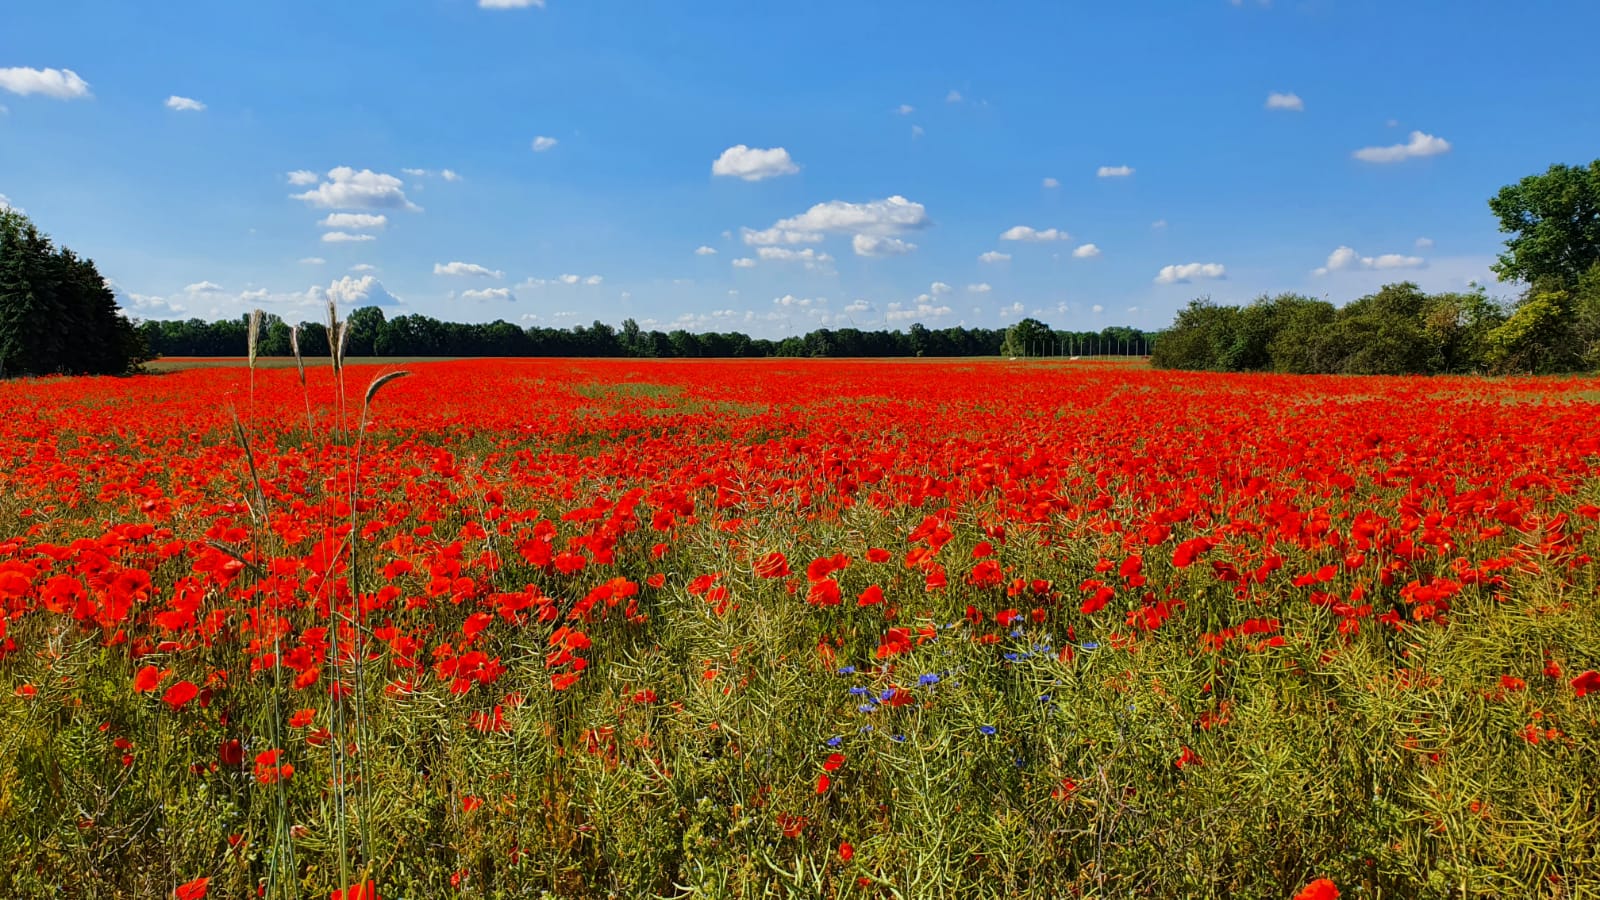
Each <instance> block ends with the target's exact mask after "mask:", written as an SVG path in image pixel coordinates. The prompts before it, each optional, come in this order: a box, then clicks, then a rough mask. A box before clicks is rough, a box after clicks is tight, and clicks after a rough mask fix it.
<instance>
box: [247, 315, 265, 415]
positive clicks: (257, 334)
mask: <svg viewBox="0 0 1600 900" xmlns="http://www.w3.org/2000/svg"><path fill="white" fill-rule="evenodd" d="M246 342H247V344H248V347H249V353H250V424H251V425H252V426H254V425H255V418H256V347H257V345H259V344H260V342H261V310H259V309H252V310H250V327H249V330H248V333H247V336H246Z"/></svg>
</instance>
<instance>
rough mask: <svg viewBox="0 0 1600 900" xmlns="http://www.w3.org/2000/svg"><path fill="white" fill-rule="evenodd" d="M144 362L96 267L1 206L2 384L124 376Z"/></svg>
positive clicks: (136, 339)
mask: <svg viewBox="0 0 1600 900" xmlns="http://www.w3.org/2000/svg"><path fill="white" fill-rule="evenodd" d="M145 356H146V352H145V347H144V345H143V343H142V341H141V340H140V338H139V334H138V332H136V331H135V330H134V327H133V324H132V323H131V322H129V321H128V320H127V319H126V318H125V317H124V316H123V315H122V312H121V310H119V309H118V308H117V298H116V295H115V294H113V293H112V291H111V288H110V287H109V286H108V285H107V284H106V280H105V278H103V277H102V276H101V275H100V271H99V270H98V269H96V268H95V265H94V261H93V260H90V259H86V258H84V257H80V256H78V255H77V254H76V253H73V252H72V251H71V250H69V249H67V248H66V247H57V246H56V245H55V243H54V242H53V241H51V240H50V238H49V237H48V236H46V235H44V234H43V233H41V232H40V231H39V229H38V227H37V226H35V225H34V224H33V222H32V221H31V220H30V219H29V218H28V217H27V216H25V215H23V214H22V213H21V212H18V211H17V210H14V209H8V208H4V207H0V378H5V377H13V376H19V375H53V374H68V375H121V374H125V373H127V372H129V371H131V370H132V369H133V368H134V367H135V366H137V365H138V364H139V363H140V362H142V361H143V360H144V359H145Z"/></svg>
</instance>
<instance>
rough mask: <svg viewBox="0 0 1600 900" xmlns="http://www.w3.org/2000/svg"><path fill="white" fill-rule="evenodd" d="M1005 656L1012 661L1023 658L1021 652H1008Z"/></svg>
mask: <svg viewBox="0 0 1600 900" xmlns="http://www.w3.org/2000/svg"><path fill="white" fill-rule="evenodd" d="M1005 658H1006V659H1008V660H1010V661H1011V662H1016V661H1017V660H1019V659H1021V658H1022V654H1020V653H1007V654H1005Z"/></svg>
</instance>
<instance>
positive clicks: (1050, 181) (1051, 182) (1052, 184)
mask: <svg viewBox="0 0 1600 900" xmlns="http://www.w3.org/2000/svg"><path fill="white" fill-rule="evenodd" d="M1044 186H1045V187H1047V188H1058V187H1061V182H1059V181H1057V180H1055V179H1054V178H1046V179H1045V180H1044Z"/></svg>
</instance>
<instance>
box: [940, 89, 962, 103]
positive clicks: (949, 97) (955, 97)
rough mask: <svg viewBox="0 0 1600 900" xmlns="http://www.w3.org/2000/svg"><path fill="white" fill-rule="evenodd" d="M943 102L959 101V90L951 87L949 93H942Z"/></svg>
mask: <svg viewBox="0 0 1600 900" xmlns="http://www.w3.org/2000/svg"><path fill="white" fill-rule="evenodd" d="M944 102H946V103H960V102H961V92H960V91H958V90H955V89H954V88H952V89H951V90H950V93H948V94H945V95H944Z"/></svg>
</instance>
